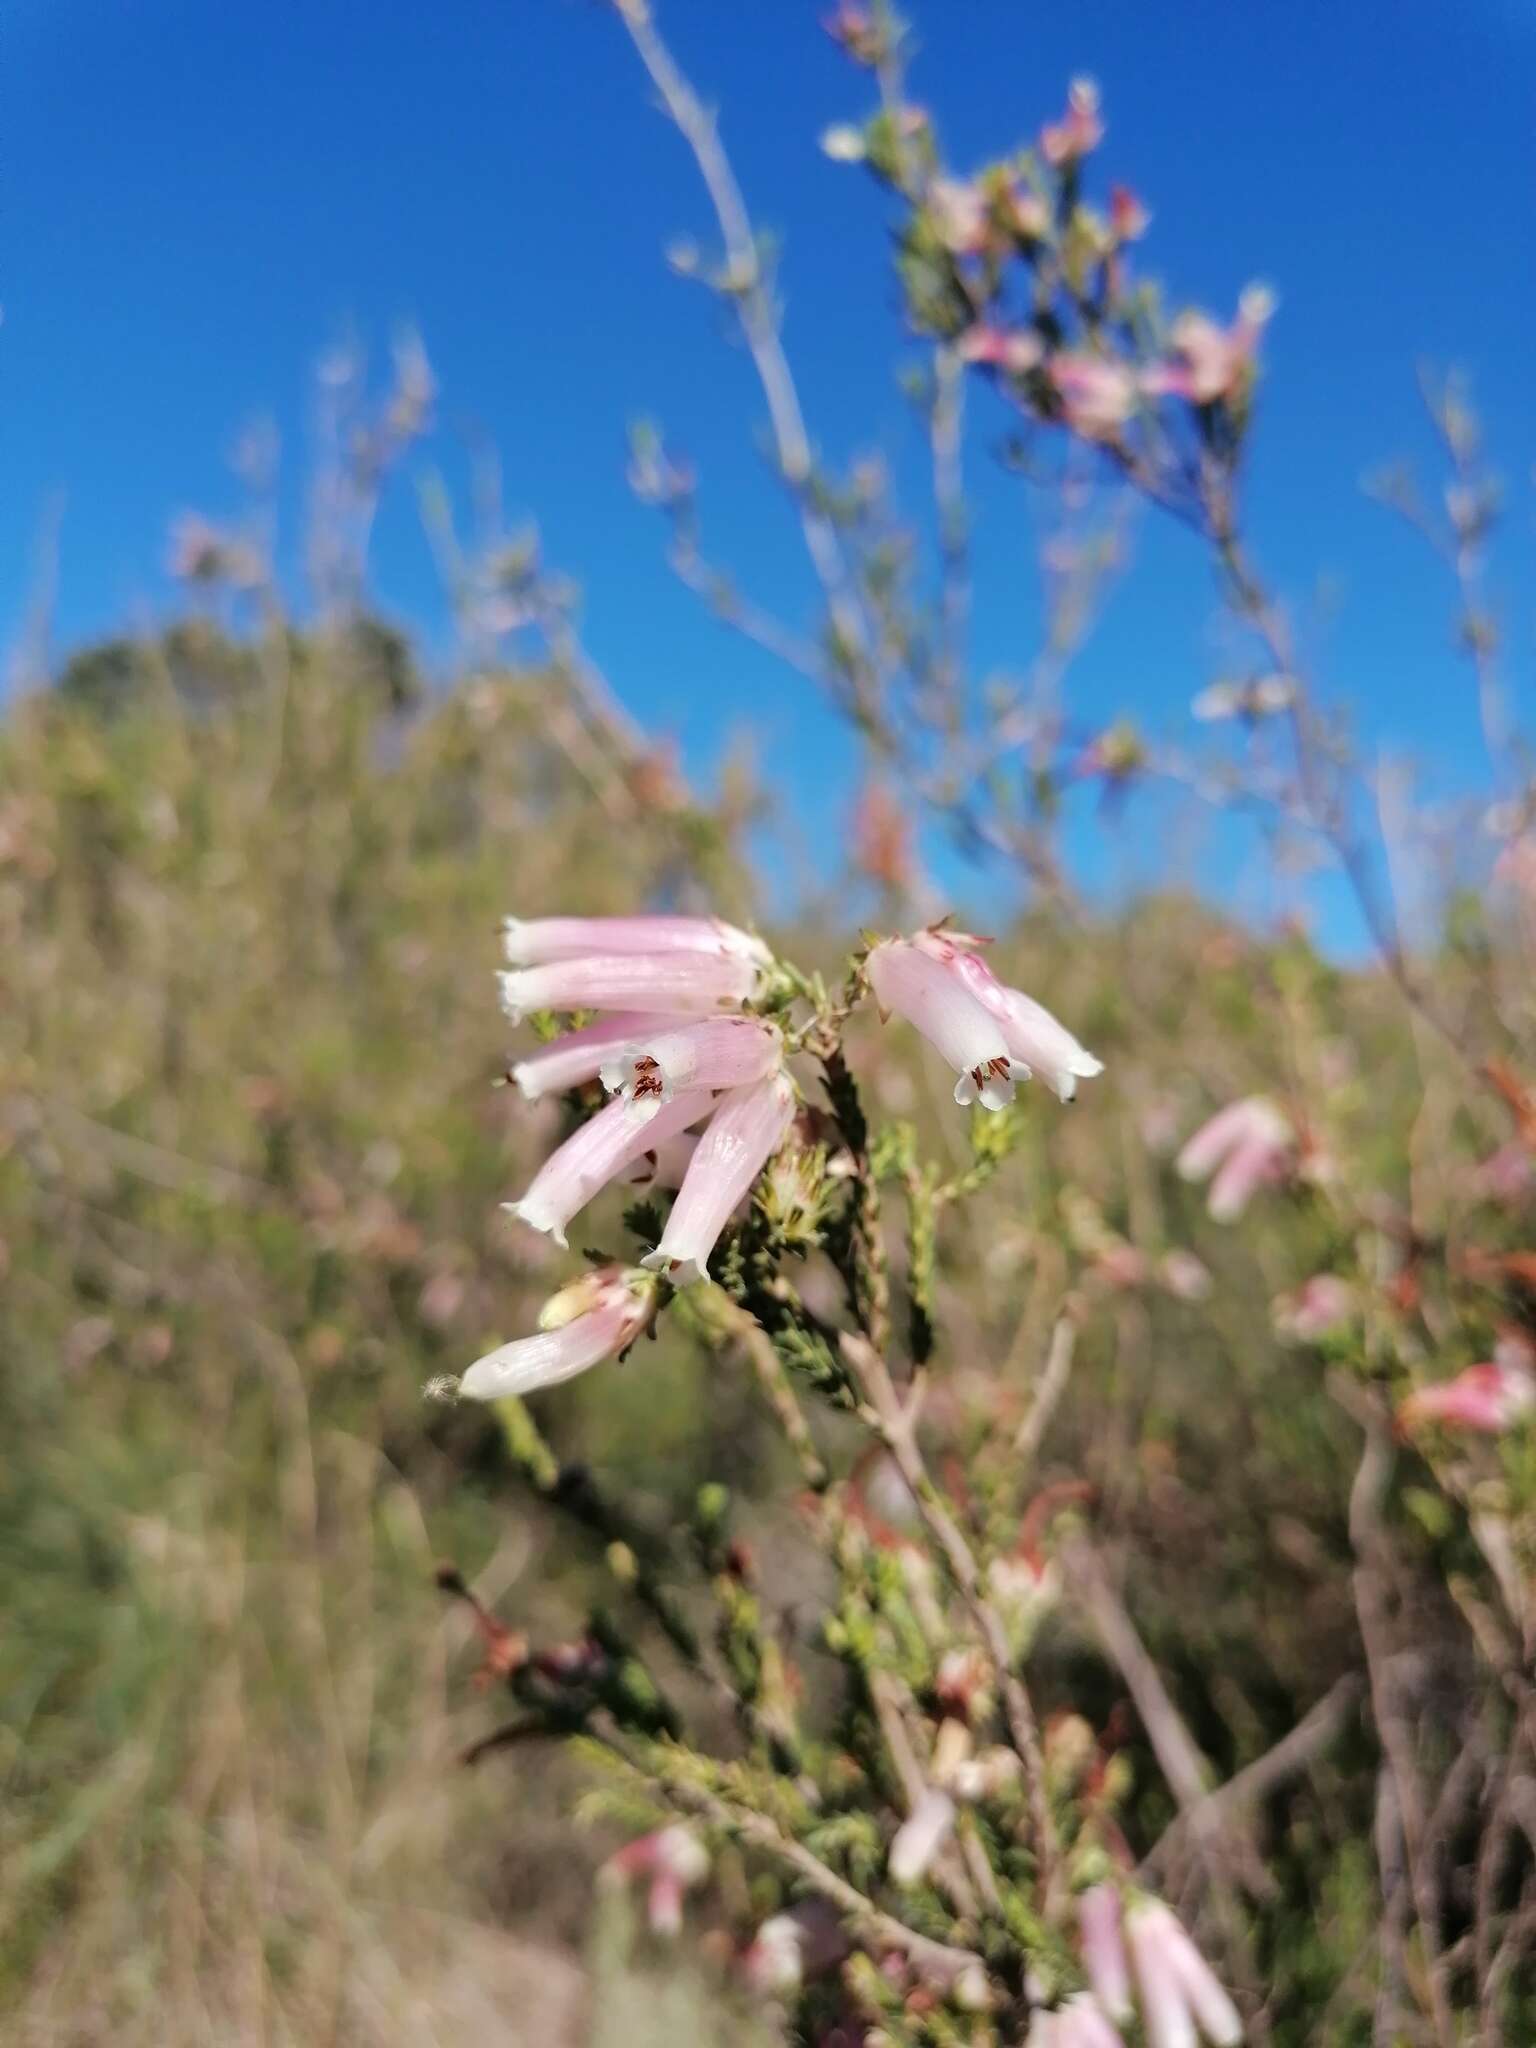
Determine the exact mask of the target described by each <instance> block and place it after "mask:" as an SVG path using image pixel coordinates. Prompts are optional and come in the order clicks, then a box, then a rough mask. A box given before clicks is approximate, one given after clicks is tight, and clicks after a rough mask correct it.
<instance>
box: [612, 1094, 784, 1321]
mask: <svg viewBox="0 0 1536 2048" xmlns="http://www.w3.org/2000/svg"><path fill="white" fill-rule="evenodd" d="M678 1099H679V1100H690V1101H691V1100H692V1099H694V1098H693V1096H692V1095H691V1094H690V1096H688V1097H686V1098H678ZM676 1106H677V1105H676V1102H670V1103H668V1104H667V1106H666V1108H664V1109H662V1110H659V1111H658V1112H657V1117H658V1120H659V1119H660V1118H661V1117H664V1116H667V1115H669V1114H670V1113H671V1112H672V1111H673V1110H674V1109H675V1108H676ZM610 1107H611V1108H614V1109H621V1110H622V1109H627V1108H628V1104H626V1103H625V1102H624V1100H623V1098H622V1097H620V1099H619V1101H618V1102H616V1103H613V1104H611V1105H610ZM603 1114H604V1115H605V1116H606V1115H607V1114H608V1111H607V1110H605V1111H604V1112H603ZM794 1115H795V1091H794V1089H793V1087H792V1086H791V1084H790V1082H789V1080H788V1079H787V1078H786V1076H785V1075H783V1074H782V1073H773V1074H770V1075H769V1076H768V1077H767V1078H766V1079H764V1080H761V1081H755V1082H753V1083H752V1084H751V1085H750V1086H749V1087H746V1088H733V1089H732V1090H731V1092H730V1094H728V1095H726V1096H723V1097H722V1098H721V1101H720V1105H719V1107H718V1108H717V1109H716V1111H715V1113H714V1115H713V1116H712V1117H711V1118H710V1121H709V1126H708V1128H707V1129H706V1131H705V1133H704V1135H703V1137H702V1138H701V1139H700V1140H699V1143H698V1148H697V1150H696V1151H695V1152H694V1155H693V1158H692V1159H691V1160H690V1161H689V1165H688V1171H687V1173H686V1174H685V1175H684V1177H683V1185H682V1187H681V1188H680V1189H679V1191H678V1196H677V1200H676V1201H675V1202H674V1203H673V1204H672V1213H671V1215H670V1216H669V1217H668V1218H667V1222H666V1227H665V1229H664V1230H663V1231H662V1234H661V1243H660V1244H659V1245H657V1247H656V1249H655V1250H654V1251H653V1252H648V1253H647V1254H646V1256H645V1258H644V1259H643V1260H642V1261H641V1264H642V1265H644V1266H647V1267H649V1268H650V1269H651V1271H652V1272H659V1273H665V1274H666V1275H667V1277H668V1278H669V1279H670V1280H671V1281H672V1282H673V1284H674V1285H675V1286H678V1287H686V1286H687V1285H689V1284H690V1282H692V1281H694V1280H699V1279H702V1278H703V1276H704V1274H705V1273H706V1272H707V1271H708V1269H709V1257H710V1253H711V1252H712V1251H713V1250H714V1248H715V1242H716V1240H717V1239H718V1237H719V1235H720V1233H721V1231H722V1230H723V1229H724V1228H725V1226H726V1224H727V1222H728V1221H729V1220H730V1215H731V1211H732V1210H733V1209H734V1208H735V1207H736V1205H737V1203H738V1202H740V1201H741V1199H742V1197H743V1196H744V1195H745V1194H746V1193H747V1192H748V1190H749V1189H750V1188H751V1186H752V1183H753V1182H754V1181H755V1180H756V1179H757V1176H758V1175H759V1173H761V1172H762V1170H763V1167H764V1166H765V1165H766V1164H767V1162H768V1160H769V1159H770V1158H771V1157H772V1155H773V1154H774V1153H775V1152H776V1151H777V1150H778V1149H779V1147H780V1145H782V1144H783V1142H784V1139H785V1137H786V1135H787V1134H788V1131H789V1127H790V1125H791V1123H792V1122H793V1121H794ZM691 1121H692V1114H690V1116H689V1117H688V1118H686V1119H685V1122H691Z"/></svg>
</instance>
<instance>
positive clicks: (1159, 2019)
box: [1125, 1899, 1243, 2048]
mask: <svg viewBox="0 0 1536 2048" xmlns="http://www.w3.org/2000/svg"><path fill="white" fill-rule="evenodd" d="M1125 1938H1126V1942H1127V1944H1128V1946H1129V1948H1130V1954H1131V1966H1132V1969H1133V1970H1134V1972H1135V1976H1136V1990H1137V1997H1138V2003H1139V2004H1140V2006H1141V2018H1142V2025H1143V2026H1144V2027H1145V2029H1146V2034H1147V2048H1196V2042H1197V2041H1198V2040H1199V2038H1200V2037H1201V2036H1203V2037H1204V2038H1205V2039H1206V2040H1207V2041H1209V2042H1211V2043H1212V2048H1236V2044H1237V2043H1238V2042H1240V2041H1241V2040H1242V2038H1243V2022H1242V2018H1241V2016H1240V2014H1239V2013H1238V2010H1237V2007H1236V2006H1235V2005H1234V2004H1233V2003H1232V2001H1231V1999H1230V1998H1229V1997H1228V1996H1227V1994H1226V1992H1225V1991H1224V1990H1223V1989H1222V1986H1221V1984H1220V1983H1219V1982H1218V1981H1217V1978H1216V1976H1215V1974H1214V1972H1213V1971H1212V1969H1211V1966H1210V1964H1209V1963H1207V1962H1206V1960H1205V1958H1204V1956H1202V1955H1201V1953H1200V1951H1199V1949H1197V1948H1196V1947H1195V1944H1194V1943H1193V1941H1191V1940H1190V1938H1189V1936H1188V1935H1187V1934H1186V1933H1185V1931H1184V1929H1183V1928H1182V1927H1181V1926H1180V1924H1179V1922H1178V1921H1177V1920H1176V1919H1175V1918H1174V1916H1173V1914H1172V1913H1171V1912H1170V1910H1169V1909H1168V1907H1167V1906H1165V1905H1164V1904H1163V1902H1162V1900H1161V1899H1138V1900H1137V1901H1136V1903H1135V1904H1134V1905H1133V1906H1131V1907H1130V1909H1129V1910H1128V1912H1127V1913H1126V1916H1125Z"/></svg>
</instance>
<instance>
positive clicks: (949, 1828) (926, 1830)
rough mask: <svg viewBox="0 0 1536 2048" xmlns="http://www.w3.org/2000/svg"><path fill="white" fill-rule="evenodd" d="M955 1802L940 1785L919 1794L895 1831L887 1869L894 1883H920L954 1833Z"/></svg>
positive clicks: (927, 1788)
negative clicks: (940, 1788) (915, 1802)
mask: <svg viewBox="0 0 1536 2048" xmlns="http://www.w3.org/2000/svg"><path fill="white" fill-rule="evenodd" d="M955 1814H956V1808H955V1802H954V1800H953V1799H951V1798H950V1796H949V1794H948V1793H947V1792H942V1791H940V1790H939V1788H938V1786H937V1785H929V1786H927V1787H925V1789H924V1790H923V1791H922V1792H921V1793H920V1794H919V1795H918V1800H917V1804H916V1805H915V1806H914V1807H913V1809H912V1811H911V1812H910V1813H909V1814H908V1815H907V1818H906V1819H905V1820H904V1821H903V1822H902V1824H901V1826H900V1827H899V1828H898V1829H897V1830H896V1833H895V1836H894V1838H893V1840H892V1842H891V1851H890V1855H889V1856H888V1857H887V1858H886V1869H887V1870H888V1871H889V1873H890V1879H891V1882H892V1884H899V1885H903V1886H905V1885H913V1884H920V1883H921V1882H922V1880H923V1879H924V1877H926V1876H927V1874H928V1871H929V1869H930V1868H931V1867H932V1864H933V1859H934V1858H935V1857H936V1856H937V1855H938V1853H939V1851H940V1850H941V1849H942V1848H943V1847H944V1844H945V1843H946V1842H947V1841H948V1840H949V1838H950V1836H951V1835H952V1834H953V1833H954V1830H955Z"/></svg>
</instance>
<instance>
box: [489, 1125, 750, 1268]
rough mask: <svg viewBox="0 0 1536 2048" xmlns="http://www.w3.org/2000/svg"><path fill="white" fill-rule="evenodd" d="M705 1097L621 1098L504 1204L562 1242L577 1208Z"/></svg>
mask: <svg viewBox="0 0 1536 2048" xmlns="http://www.w3.org/2000/svg"><path fill="white" fill-rule="evenodd" d="M710 1101H711V1096H710V1092H709V1090H708V1089H707V1088H690V1089H686V1090H684V1092H683V1093H682V1094H681V1095H676V1096H674V1097H673V1098H672V1100H671V1101H670V1102H668V1103H664V1104H663V1105H662V1107H661V1108H660V1109H656V1110H651V1111H647V1110H644V1109H637V1108H636V1107H635V1105H634V1104H633V1103H632V1102H626V1101H625V1100H624V1098H623V1097H622V1096H620V1097H619V1099H618V1100H617V1101H615V1102H610V1103H609V1104H608V1106H607V1107H606V1108H605V1109H600V1110H599V1111H598V1113H597V1115H596V1116H594V1117H592V1118H590V1119H589V1120H588V1122H586V1123H584V1124H583V1125H582V1126H581V1129H580V1130H579V1131H577V1132H576V1133H575V1135H574V1136H572V1137H569V1138H567V1139H566V1141H565V1143H564V1144H563V1145H562V1146H560V1147H559V1149H558V1150H557V1151H555V1152H552V1153H551V1154H550V1156H549V1158H548V1159H546V1160H545V1162H544V1164H543V1165H542V1166H541V1167H540V1168H539V1171H538V1172H537V1173H536V1174H535V1175H534V1177H533V1181H532V1183H531V1184H530V1186H529V1188H528V1192H527V1193H526V1194H525V1195H524V1196H523V1197H522V1198H521V1200H519V1201H516V1202H508V1203H506V1204H505V1205H504V1206H505V1207H506V1209H507V1210H508V1211H509V1212H510V1213H511V1214H512V1215H514V1216H516V1217H517V1218H518V1220H519V1221H520V1222H523V1223H527V1224H530V1225H531V1226H532V1227H533V1228H534V1229H535V1230H543V1231H547V1232H548V1233H549V1235H550V1236H551V1237H552V1238H553V1239H554V1240H555V1242H556V1244H561V1245H563V1244H564V1243H565V1226H566V1225H567V1224H568V1223H569V1222H570V1220H571V1218H572V1217H573V1216H574V1215H575V1214H576V1212H577V1211H578V1210H579V1209H584V1208H585V1207H586V1205H587V1203H588V1202H590V1201H591V1200H592V1198H593V1196H594V1195H596V1194H599V1193H601V1191H602V1190H603V1189H604V1188H605V1187H606V1186H607V1185H608V1183H609V1181H611V1180H616V1179H617V1178H618V1176H619V1175H620V1174H621V1173H622V1172H623V1171H624V1169H625V1168H626V1167H627V1166H628V1165H630V1163H631V1162H632V1161H633V1160H636V1159H638V1158H639V1157H640V1156H641V1154H642V1153H644V1152H647V1151H655V1150H656V1148H657V1147H658V1146H659V1145H661V1144H662V1143H664V1142H665V1140H666V1139H668V1138H671V1137H675V1136H676V1135H677V1134H678V1133H679V1132H681V1131H685V1130H686V1129H687V1128H688V1126H689V1124H691V1123H697V1121H698V1120H699V1118H700V1117H702V1116H704V1115H705V1114H706V1113H707V1112H708V1109H709V1106H710Z"/></svg>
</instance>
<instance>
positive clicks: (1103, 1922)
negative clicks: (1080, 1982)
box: [1077, 1884, 1131, 2025]
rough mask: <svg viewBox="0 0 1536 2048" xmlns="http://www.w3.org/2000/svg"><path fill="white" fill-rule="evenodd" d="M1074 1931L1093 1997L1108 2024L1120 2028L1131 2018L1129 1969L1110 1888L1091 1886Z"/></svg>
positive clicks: (1116, 1904)
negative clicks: (1102, 2010)
mask: <svg viewBox="0 0 1536 2048" xmlns="http://www.w3.org/2000/svg"><path fill="white" fill-rule="evenodd" d="M1077 1928H1078V1933H1079V1935H1080V1937H1081V1939H1082V1944H1083V1968H1084V1970H1085V1971H1086V1972H1087V1974H1088V1982H1089V1985H1090V1986H1091V1987H1092V1990H1093V1995H1094V1997H1095V1998H1096V1999H1097V2000H1098V2002H1099V2004H1100V2005H1101V2006H1102V2007H1103V2009H1104V2011H1105V2012H1107V2013H1108V2015H1109V2017H1110V2018H1111V2019H1112V2020H1114V2021H1116V2022H1117V2023H1118V2024H1120V2025H1124V2024H1125V2022H1126V2021H1127V2020H1129V2019H1130V2017H1131V1965H1130V1959H1129V1957H1128V1956H1127V1955H1126V1952H1125V1936H1124V1934H1123V1932H1122V1930H1121V1926H1120V1894H1119V1893H1118V1892H1117V1891H1116V1890H1115V1888H1114V1886H1113V1885H1110V1884H1096V1885H1092V1886H1090V1888H1089V1889H1088V1890H1087V1891H1085V1892H1084V1893H1083V1894H1082V1896H1081V1898H1079V1900H1078V1902H1077Z"/></svg>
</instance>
